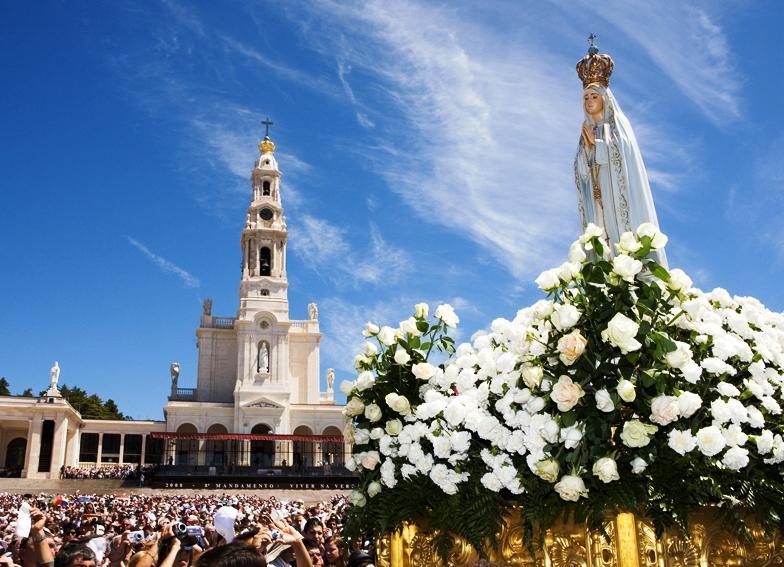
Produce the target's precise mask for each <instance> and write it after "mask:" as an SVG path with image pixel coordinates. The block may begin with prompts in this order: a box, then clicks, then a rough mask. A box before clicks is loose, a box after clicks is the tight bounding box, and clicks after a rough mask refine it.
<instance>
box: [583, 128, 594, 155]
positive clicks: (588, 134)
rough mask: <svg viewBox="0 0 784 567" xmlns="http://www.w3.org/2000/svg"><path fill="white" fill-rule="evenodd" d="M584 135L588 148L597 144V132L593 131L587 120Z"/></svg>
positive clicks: (584, 141)
mask: <svg viewBox="0 0 784 567" xmlns="http://www.w3.org/2000/svg"><path fill="white" fill-rule="evenodd" d="M582 136H583V143H584V144H585V147H586V148H588V149H591V148H592V147H594V146H595V145H596V134H595V133H594V131H593V127H592V126H591V125H590V124H588V123H587V122H583V133H582Z"/></svg>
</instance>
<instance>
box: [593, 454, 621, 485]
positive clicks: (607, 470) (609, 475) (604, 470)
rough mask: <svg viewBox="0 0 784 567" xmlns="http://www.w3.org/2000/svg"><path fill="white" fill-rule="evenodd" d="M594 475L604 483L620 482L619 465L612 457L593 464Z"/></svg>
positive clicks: (603, 458)
mask: <svg viewBox="0 0 784 567" xmlns="http://www.w3.org/2000/svg"><path fill="white" fill-rule="evenodd" d="M593 475H594V476H597V477H599V480H601V481H602V482H604V483H608V482H612V481H614V480H618V479H619V478H621V477H620V475H619V474H618V463H616V462H615V459H613V458H611V457H602V458H601V459H599V460H598V461H596V462H595V463H594V464H593Z"/></svg>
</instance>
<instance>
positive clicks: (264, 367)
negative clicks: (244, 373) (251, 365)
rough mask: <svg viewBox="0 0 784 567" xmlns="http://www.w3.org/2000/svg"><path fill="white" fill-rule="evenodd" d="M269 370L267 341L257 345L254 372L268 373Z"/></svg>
mask: <svg viewBox="0 0 784 567" xmlns="http://www.w3.org/2000/svg"><path fill="white" fill-rule="evenodd" d="M269 368H270V348H269V343H267V341H261V342H260V343H259V352H258V354H257V355H256V372H265V373H269Z"/></svg>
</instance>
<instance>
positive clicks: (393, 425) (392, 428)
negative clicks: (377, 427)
mask: <svg viewBox="0 0 784 567" xmlns="http://www.w3.org/2000/svg"><path fill="white" fill-rule="evenodd" d="M384 431H386V432H387V434H389V435H391V436H393V437H394V436H396V435H400V432H401V431H403V422H402V421H400V420H399V419H390V420H389V421H387V424H386V426H384Z"/></svg>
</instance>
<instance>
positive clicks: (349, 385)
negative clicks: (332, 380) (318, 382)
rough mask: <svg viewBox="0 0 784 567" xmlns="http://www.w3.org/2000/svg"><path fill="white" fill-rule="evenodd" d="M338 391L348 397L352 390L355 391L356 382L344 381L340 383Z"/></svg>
mask: <svg viewBox="0 0 784 567" xmlns="http://www.w3.org/2000/svg"><path fill="white" fill-rule="evenodd" d="M338 389H339V390H340V393H341V394H343V395H345V396H348V395H349V394H350V393H351V390H353V389H354V382H351V381H350V380H343V381H341V382H340V386H338Z"/></svg>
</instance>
